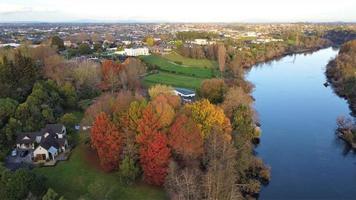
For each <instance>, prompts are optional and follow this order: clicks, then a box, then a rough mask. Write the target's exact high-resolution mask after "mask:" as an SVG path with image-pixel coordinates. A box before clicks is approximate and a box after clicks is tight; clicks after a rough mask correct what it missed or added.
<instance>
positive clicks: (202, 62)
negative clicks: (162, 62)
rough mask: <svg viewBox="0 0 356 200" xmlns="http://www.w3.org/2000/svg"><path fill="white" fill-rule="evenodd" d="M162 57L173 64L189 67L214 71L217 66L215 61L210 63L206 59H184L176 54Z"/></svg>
mask: <svg viewBox="0 0 356 200" xmlns="http://www.w3.org/2000/svg"><path fill="white" fill-rule="evenodd" d="M163 57H164V58H166V59H168V60H170V61H173V62H182V65H184V66H189V67H199V68H208V69H215V68H216V67H217V65H218V64H217V62H216V61H211V60H208V59H193V58H186V57H183V56H181V55H180V54H178V53H176V52H173V53H170V54H167V55H164V56H163Z"/></svg>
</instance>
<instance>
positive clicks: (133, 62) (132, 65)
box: [123, 58, 146, 90]
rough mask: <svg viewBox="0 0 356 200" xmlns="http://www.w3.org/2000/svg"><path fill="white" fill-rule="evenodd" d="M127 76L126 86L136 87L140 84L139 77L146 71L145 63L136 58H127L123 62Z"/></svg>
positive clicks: (129, 87)
mask: <svg viewBox="0 0 356 200" xmlns="http://www.w3.org/2000/svg"><path fill="white" fill-rule="evenodd" d="M123 65H124V66H125V69H124V70H125V73H126V77H127V86H126V87H127V88H128V89H131V90H133V89H138V88H140V86H141V82H140V77H142V76H143V74H144V73H145V72H146V66H145V64H144V63H143V62H142V61H140V60H139V59H136V58H127V59H126V60H125V62H124V63H123Z"/></svg>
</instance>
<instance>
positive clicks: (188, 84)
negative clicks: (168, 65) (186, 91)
mask: <svg viewBox="0 0 356 200" xmlns="http://www.w3.org/2000/svg"><path fill="white" fill-rule="evenodd" d="M203 80H204V79H202V78H197V77H191V76H182V75H177V74H172V73H165V72H159V73H158V74H152V75H149V76H146V77H145V79H144V83H145V85H147V86H151V85H154V84H165V85H171V86H174V87H183V88H190V89H197V88H199V87H200V84H201V82H202V81H203Z"/></svg>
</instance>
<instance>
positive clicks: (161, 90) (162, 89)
mask: <svg viewBox="0 0 356 200" xmlns="http://www.w3.org/2000/svg"><path fill="white" fill-rule="evenodd" d="M148 94H149V95H150V97H151V99H154V98H155V97H156V96H158V95H159V94H163V95H174V89H173V88H172V87H170V86H166V85H160V84H157V85H154V86H152V87H150V89H148Z"/></svg>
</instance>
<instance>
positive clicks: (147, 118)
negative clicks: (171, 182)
mask: <svg viewBox="0 0 356 200" xmlns="http://www.w3.org/2000/svg"><path fill="white" fill-rule="evenodd" d="M159 127H160V125H159V120H158V119H157V117H155V114H154V112H153V109H152V106H151V105H149V106H147V107H146V109H145V110H144V111H143V115H142V119H141V120H140V121H139V124H138V130H139V132H140V134H139V135H138V136H137V143H138V144H139V145H140V164H141V167H142V169H143V175H144V179H145V180H146V181H147V182H148V183H150V184H153V185H162V184H163V183H164V180H165V177H166V176H167V170H168V164H169V158H170V155H171V153H170V149H169V148H168V140H167V137H166V135H165V134H163V133H161V132H160V131H159Z"/></svg>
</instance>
